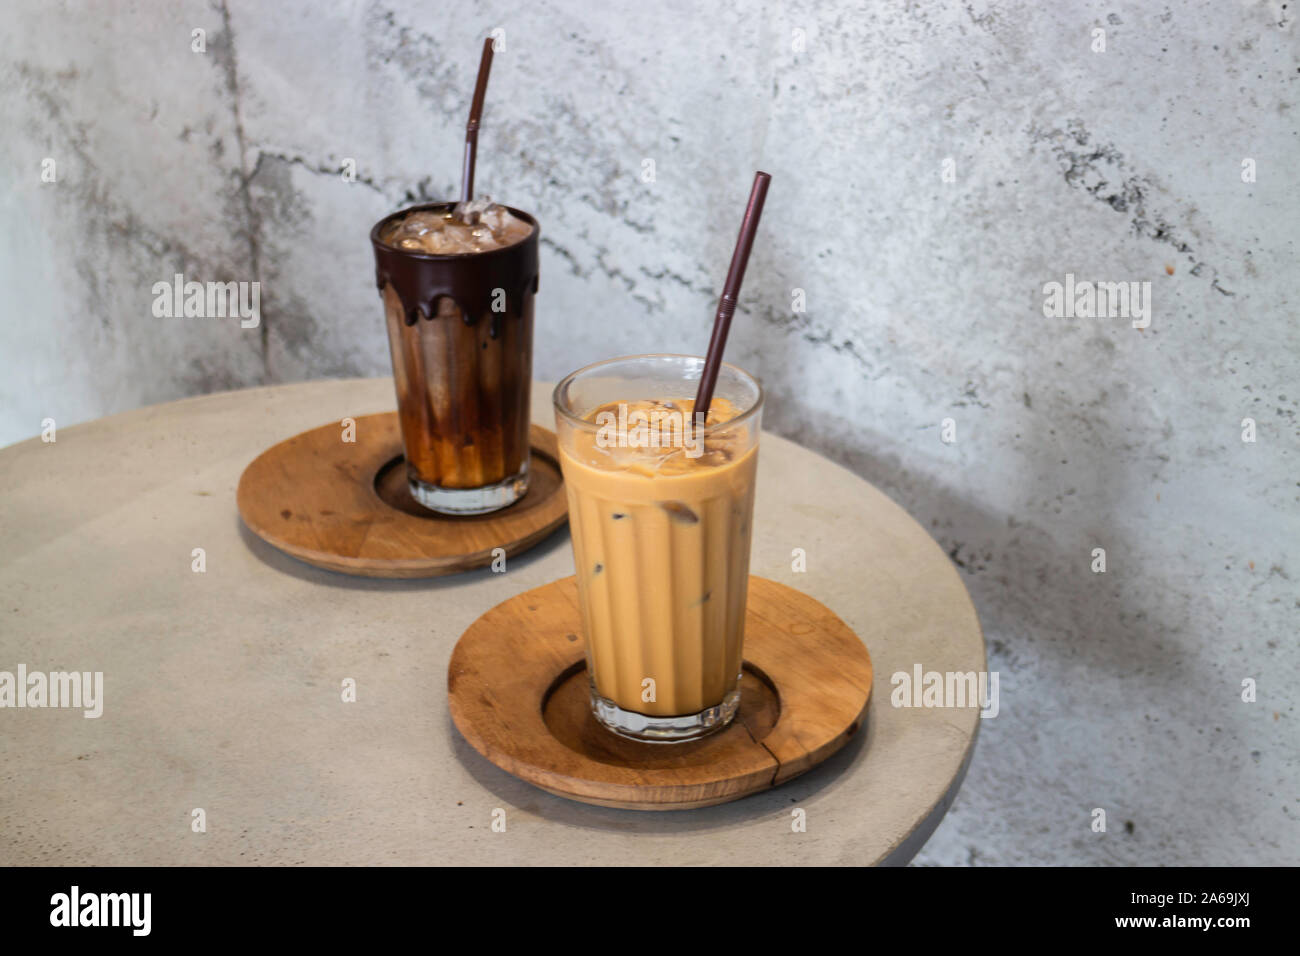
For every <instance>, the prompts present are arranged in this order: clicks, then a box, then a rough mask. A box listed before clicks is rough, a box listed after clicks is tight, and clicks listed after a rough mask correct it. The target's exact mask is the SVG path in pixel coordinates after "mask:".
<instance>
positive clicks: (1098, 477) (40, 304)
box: [0, 0, 1300, 864]
mask: <svg viewBox="0 0 1300 956" xmlns="http://www.w3.org/2000/svg"><path fill="white" fill-rule="evenodd" d="M1298 15H1300V8H1296V7H1295V5H1294V4H1286V3H1277V2H1272V0H1266V2H1238V0H1188V2H1174V0H1170V2H1168V3H1164V2H1150V3H1148V2H1143V3H1136V2H1117V0H1116V2H1091V0H1088V2H1085V0H1079V2H1061V3H1041V2H1030V0H1006V2H997V3H995V2H988V0H974V2H969V3H956V2H952V3H943V2H928V0H922V2H911V3H902V2H898V3H893V2H890V3H887V2H873V3H848V2H821V3H814V2H792V3H786V4H782V3H777V2H766V3H735V4H698V5H697V4H690V3H682V2H667V3H655V4H646V3H627V2H601V3H595V2H579V0H562V2H546V3H537V4H516V3H503V2H495V0H494V2H487V3H478V4H470V3H456V4H451V3H443V2H440V3H414V2H406V0H392V2H388V3H382V2H373V3H368V2H366V3H363V2H356V3H337V4H309V3H303V2H286V3H275V4H265V3H251V2H243V0H222V2H220V3H215V4H204V3H197V2H186V3H168V4H128V3H117V2H114V3H97V4H88V3H87V4H80V3H78V4H46V3H36V2H30V0H24V2H19V3H16V4H11V5H10V6H9V7H8V8H7V9H6V15H5V20H6V24H5V29H4V31H3V34H2V35H0V122H2V123H3V128H4V130H5V135H4V136H3V137H0V169H2V170H3V174H4V185H3V191H2V192H0V209H2V210H3V219H4V228H3V230H0V242H3V243H4V246H3V254H2V255H0V281H2V282H3V286H4V295H3V296H2V297H0V309H3V321H2V322H0V441H3V442H9V441H16V440H18V439H21V438H25V437H28V436H31V435H34V434H37V433H38V432H39V431H40V430H41V422H42V420H43V419H46V418H52V419H54V420H55V421H56V422H57V423H58V424H59V425H60V426H63V425H68V424H72V423H74V422H78V421H82V420H86V419H89V418H94V417H97V416H101V415H106V414H109V413H112V412H116V411H120V410H123V409H128V408H132V407H135V406H139V405H142V404H148V403H153V402H161V401H166V400H169V399H175V398H178V397H182V396H189V395H198V394H202V393H206V392H211V391H217V390H223V389H233V388H243V387H246V386H253V385H260V384H267V383H277V382H291V381H297V380H301V379H307V378H318V377H337V376H359V375H365V376H374V375H383V374H387V371H388V353H387V344H386V340H385V336H384V330H383V324H382V320H381V314H380V303H379V299H378V296H377V293H376V291H375V289H374V273H373V265H372V258H371V251H370V248H369V245H368V240H367V234H368V231H369V229H370V226H371V225H372V224H373V223H374V222H375V221H376V220H377V219H378V218H379V217H381V216H382V215H384V214H385V213H387V212H389V211H391V210H393V209H394V208H396V207H398V206H399V205H401V204H403V203H406V202H409V201H411V200H416V199H425V198H430V199H432V198H444V197H449V196H453V195H454V194H455V191H456V187H457V184H458V182H459V167H460V158H461V144H462V141H463V135H464V132H463V131H464V120H465V114H466V110H467V107H468V102H469V95H470V91H471V89H472V85H473V79H474V71H475V68H476V66H477V61H478V50H479V45H480V43H481V41H482V37H484V36H485V35H487V34H488V33H489V32H490V31H492V30H494V29H499V30H502V31H504V32H503V34H501V36H502V38H503V39H504V47H503V48H502V49H500V50H499V51H498V52H497V55H496V62H495V64H494V67H493V74H492V80H491V85H490V86H489V90H488V101H487V102H488V105H487V109H486V112H485V121H484V127H483V132H482V133H481V135H480V163H479V170H478V185H479V188H480V190H481V191H482V192H486V193H488V194H490V195H491V196H493V197H494V198H496V199H498V200H500V201H503V202H508V203H510V204H513V205H517V206H520V207H522V208H524V209H527V210H529V211H531V212H533V213H535V214H536V215H537V217H538V218H539V219H540V221H541V223H542V275H541V291H540V295H539V298H538V306H537V309H538V311H537V348H536V363H535V372H536V374H537V375H538V376H539V377H546V378H552V379H553V378H556V377H558V376H560V375H562V374H564V373H565V372H568V371H570V370H571V369H573V368H575V367H577V366H579V365H582V364H585V363H587V362H589V361H592V360H595V359H598V358H602V357H607V356H610V355H614V354H623V353H630V352H643V351H692V352H702V351H703V350H704V348H705V346H706V344H707V338H708V329H709V324H710V321H711V318H712V313H713V309H714V305H715V297H716V295H717V293H718V291H719V288H720V286H721V283H722V279H723V277H724V274H725V270H726V263H727V259H728V257H729V254H730V249H731V245H732V243H733V242H734V238H735V232H736V228H737V226H738V224H739V217H740V212H741V209H742V208H743V204H744V200H745V197H746V195H747V191H748V187H749V183H750V180H751V177H752V175H753V171H754V170H755V169H765V170H767V171H768V172H770V173H771V174H772V176H773V182H772V188H771V192H770V194H769V198H768V202H767V208H766V211H765V213H764V217H763V224H762V229H761V232H760V236H759V241H758V242H757V244H756V247H755V251H754V256H753V259H752V260H751V264H750V270H749V274H748V277H747V280H746V284H745V288H744V292H743V297H742V303H741V307H740V310H739V311H738V313H737V319H736V322H735V324H734V326H733V330H732V335H731V342H730V345H729V351H728V357H729V358H730V360H732V361H734V362H736V363H738V364H741V365H743V366H745V367H747V368H749V369H751V370H753V371H754V372H756V373H758V374H759V375H761V376H762V377H763V379H764V381H765V383H766V386H767V389H768V394H769V404H768V412H767V422H768V424H769V426H770V427H771V428H772V429H774V430H776V431H778V432H780V433H782V434H785V435H788V436H792V437H796V438H798V439H799V440H800V441H802V442H804V443H806V444H808V445H810V446H812V447H814V448H816V449H818V450H820V451H822V452H823V453H824V454H826V455H828V456H830V457H831V458H833V459H835V460H837V461H839V462H841V463H843V464H844V465H845V466H846V467H848V468H851V469H853V470H854V471H856V472H857V473H859V474H860V475H862V476H864V477H865V478H867V479H869V480H870V481H872V482H874V483H876V484H877V485H879V486H880V487H881V488H883V489H884V490H885V491H886V492H888V493H889V494H890V495H892V496H893V497H894V498H895V499H896V500H898V501H899V502H900V503H902V504H903V505H905V506H906V507H907V508H908V509H909V510H910V511H911V512H912V513H913V514H914V515H915V516H916V517H917V519H918V520H919V521H921V522H922V523H923V524H924V525H925V526H926V527H927V528H928V529H929V530H930V532H931V533H932V534H933V535H934V536H935V537H936V539H937V540H938V541H939V542H940V544H941V545H942V547H943V548H944V549H945V550H946V551H947V552H948V553H949V555H950V556H951V558H952V560H953V561H954V562H955V563H956V564H957V566H958V567H959V568H960V569H961V570H962V571H963V572H964V574H965V576H966V581H967V584H968V586H969V588H970V590H971V592H972V595H973V597H974V600H975V603H976V606H977V607H978V609H979V612H980V616H981V619H982V621H983V624H984V627H985V632H986V636H987V638H988V640H989V647H990V651H989V667H990V668H991V669H993V670H997V671H998V672H999V673H1000V674H1001V709H1000V713H999V715H998V716H997V717H996V718H994V719H991V720H985V721H982V722H981V734H980V740H979V744H978V748H977V751H976V755H975V759H974V763H973V765H972V769H971V772H970V775H969V778H968V779H967V782H966V784H965V787H964V789H963V790H962V792H961V794H960V796H959V797H958V800H957V803H956V805H955V807H954V808H953V811H952V812H951V814H950V815H949V816H948V818H947V819H946V820H945V822H944V823H943V824H942V825H941V827H940V829H939V830H938V831H937V833H936V834H935V836H934V838H933V839H932V841H931V842H930V843H929V845H928V846H927V847H926V849H925V850H924V851H923V852H922V854H921V856H920V857H919V858H918V859H919V861H920V862H925V863H967V862H969V863H1047V862H1067V861H1069V862H1084V863H1114V864H1120V863H1155V862H1167V863H1169V862H1187V863H1191V862H1206V863H1227V864H1237V863H1283V862H1291V863H1294V862H1296V860H1297V858H1298V857H1300V764H1298V758H1297V747H1296V742H1297V739H1300V713H1298V712H1297V710H1296V704H1297V697H1298V696H1300V695H1298V694H1297V690H1296V683H1295V678H1296V673H1297V666H1298V665H1300V653H1298V651H1297V641H1296V632H1297V631H1296V623H1297V620H1300V614H1298V609H1300V553H1297V544H1298V543H1300V508H1297V502H1298V501H1300V468H1298V467H1297V465H1298V464H1300V458H1298V456H1297V445H1298V439H1300V425H1298V424H1297V420H1296V413H1297V409H1298V408H1300V375H1298V374H1297V372H1298V371H1300V359H1298V357H1297V356H1298V355H1300V331H1297V324H1296V321H1295V318H1296V307H1297V303H1296V300H1295V291H1294V290H1295V280H1296V277H1297V268H1296V266H1297V248H1296V235H1297V231H1298V230H1297V223H1298V222H1300V199H1298V198H1297V196H1298V195H1300V191H1298V189H1297V186H1298V182H1297V181H1298V179H1300V138H1298V136H1297V120H1298V119H1300V117H1298V115H1297V99H1298V94H1300V44H1298V43H1297V26H1296V17H1297V16H1298ZM198 30H201V31H203V33H202V34H196V33H195V31H198ZM200 39H201V41H202V42H198V41H199V40H200ZM196 47H201V49H196ZM349 161H351V164H354V165H355V171H356V174H355V177H353V176H350V175H345V173H346V171H347V170H348V169H349V168H351V166H350V164H349ZM177 273H181V274H183V275H184V277H185V278H186V279H187V280H194V281H200V282H208V281H221V282H230V281H234V282H257V283H259V284H260V286H259V288H260V290H261V314H260V322H259V324H258V325H257V326H256V327H254V328H242V327H241V323H240V321H239V319H238V318H188V319H187V318H184V317H170V318H169V317H165V316H162V317H160V316H157V315H155V314H154V309H153V307H152V306H153V302H154V292H153V287H154V284H155V283H157V282H160V281H163V282H170V281H172V277H173V276H174V275H175V274H177ZM1052 283H1059V284H1060V285H1061V288H1062V289H1064V288H1065V287H1066V286H1067V284H1070V285H1071V286H1072V288H1071V291H1072V292H1077V291H1078V290H1079V289H1080V288H1081V285H1080V284H1082V283H1137V285H1135V286H1132V287H1130V286H1127V285H1125V286H1124V289H1125V290H1126V291H1129V290H1130V288H1131V291H1133V292H1134V293H1136V296H1135V298H1133V299H1132V301H1130V302H1128V303H1127V305H1128V307H1129V308H1128V310H1127V311H1123V310H1119V309H1118V308H1117V310H1116V314H1109V313H1108V312H1107V310H1106V309H1104V308H1099V307H1098V306H1096V305H1095V304H1093V305H1092V306H1091V307H1090V304H1089V302H1088V301H1087V297H1086V296H1083V295H1082V294H1080V296H1079V297H1077V298H1075V297H1072V298H1071V301H1070V305H1071V306H1072V307H1071V308H1065V307H1062V308H1055V307H1054V306H1058V305H1061V302H1059V301H1056V300H1055V299H1054V298H1053V296H1052V294H1051V292H1050V290H1051V288H1052V286H1051V284H1052ZM1144 284H1145V285H1144ZM1045 289H1048V290H1049V291H1048V292H1045V291H1044V290H1045ZM1107 302H1110V300H1107ZM1110 304H1114V303H1110ZM1119 304H1120V305H1124V304H1125V303H1119ZM1049 313H1050V314H1049ZM1098 313H1100V314H1098ZM1130 313H1131V314H1130ZM1247 419H1249V420H1250V421H1249V422H1247V421H1246V420H1247ZM945 420H950V421H947V422H946V423H945ZM1250 439H1253V440H1250ZM195 454H196V455H201V454H202V449H195ZM759 494H760V495H779V494H780V489H777V488H763V489H760V491H759ZM823 507H824V508H826V509H828V510H829V511H832V512H833V511H834V510H835V508H836V503H835V502H834V501H826V502H824V503H823ZM798 544H799V543H798V542H796V541H792V542H791V547H797V546H798ZM1097 549H1103V550H1104V562H1105V564H1104V567H1105V570H1104V572H1103V571H1100V570H1098V567H1099V564H1098V557H1097V554H1098V552H1097ZM808 573H809V574H813V575H816V574H835V575H869V574H871V573H872V569H871V568H869V567H861V568H853V567H819V566H818V564H817V561H816V555H815V554H811V555H809V571H808ZM921 663H924V662H921ZM1247 679H1254V680H1255V681H1257V699H1256V700H1255V701H1254V702H1253V703H1252V702H1246V701H1243V700H1242V694H1243V685H1242V682H1243V681H1245V680H1247ZM882 687H884V689H885V690H887V689H888V687H887V685H886V684H884V683H883V678H882V680H881V681H878V683H877V691H878V692H879V696H878V697H877V699H876V701H875V702H874V704H873V706H876V707H882V706H888V699H887V697H886V696H885V694H884V693H883V692H881V689H882ZM1098 807H1100V808H1105V809H1106V810H1107V815H1108V821H1109V822H1108V829H1107V832H1106V833H1097V832H1094V831H1093V830H1092V828H1091V826H1090V823H1091V813H1092V810H1093V809H1094V808H1098Z"/></svg>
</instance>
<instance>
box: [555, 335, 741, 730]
mask: <svg viewBox="0 0 1300 956" xmlns="http://www.w3.org/2000/svg"><path fill="white" fill-rule="evenodd" d="M703 367H704V359H703V358H699V357H695V356H687V355H638V356H632V357H628V358H618V359H611V360H609V361H606V362H600V363H597V364H596V365H590V366H588V367H587V368H584V369H581V370H579V371H577V372H574V373H573V374H572V375H570V376H568V377H567V378H566V379H564V381H562V382H560V384H559V385H558V386H557V387H556V389H555V395H554V403H555V418H556V432H557V436H558V438H559V446H560V464H561V468H562V469H563V472H564V483H565V487H566V489H567V494H568V499H569V529H570V531H571V533H572V537H573V560H574V566H575V569H576V571H577V583H578V599H579V605H580V609H581V614H582V626H583V635H584V638H585V640H586V653H587V672H588V676H589V678H590V686H591V706H592V709H593V712H594V713H595V716H596V719H597V720H598V721H599V722H600V723H601V724H603V725H604V726H605V727H606V728H608V729H609V730H612V731H614V732H615V733H617V734H620V735H622V736H625V737H631V738H633V739H637V740H650V741H677V740H690V739H692V738H695V737H701V736H704V735H705V734H709V733H712V732H714V731H716V730H720V729H722V728H723V727H725V726H726V725H727V724H728V723H729V722H730V721H731V719H732V718H733V717H734V716H735V714H736V710H737V708H738V706H739V704H740V672H741V662H742V654H743V649H744V636H745V634H744V624H745V597H746V592H747V589H748V584H749V550H750V541H751V539H752V537H753V526H752V518H753V510H754V480H755V475H756V472H757V462H758V438H759V424H760V418H761V414H762V404H763V392H762V388H761V387H760V385H759V383H758V381H757V380H756V379H755V378H753V376H751V375H749V374H747V373H746V372H743V371H741V370H740V369H738V368H736V367H735V366H732V365H725V364H724V365H723V366H722V367H721V370H720V372H719V374H718V381H717V386H716V390H715V392H714V398H713V401H712V403H711V405H710V408H709V416H708V419H707V421H706V422H705V423H704V425H703V428H702V429H700V428H698V427H696V426H694V425H693V424H692V422H693V415H692V413H693V411H694V395H695V392H696V389H697V387H698V385H699V379H700V374H701V371H702V370H703Z"/></svg>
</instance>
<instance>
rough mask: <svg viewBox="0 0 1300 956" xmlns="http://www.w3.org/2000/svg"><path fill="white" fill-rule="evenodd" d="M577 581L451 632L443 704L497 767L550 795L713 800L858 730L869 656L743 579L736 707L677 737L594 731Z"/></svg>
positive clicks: (810, 610)
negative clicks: (730, 716)
mask: <svg viewBox="0 0 1300 956" xmlns="http://www.w3.org/2000/svg"><path fill="white" fill-rule="evenodd" d="M581 633H582V625H581V618H580V615H579V611H578V589H577V584H576V583H575V579H574V578H572V577H569V578H565V579H563V580H561V581H554V582H552V583H550V584H547V585H544V586H542V587H540V588H534V589H533V590H531V591H526V592H524V593H523V594H520V595H519V596H517V597H513V598H511V599H510V600H508V601H505V602H504V603H502V604H498V605H497V606H496V607H494V608H493V609H492V610H490V611H488V612H487V613H486V614H484V615H483V616H482V617H480V618H479V619H478V620H477V621H475V622H474V623H473V624H472V625H470V628H469V630H467V631H466V632H465V633H464V634H462V635H461V638H460V641H459V642H458V643H457V644H456V649H455V651H453V652H452V655H451V664H450V665H449V667H448V672H447V690H448V700H449V703H450V706H451V716H452V719H453V720H454V721H455V722H456V727H457V728H458V729H459V730H460V732H461V734H462V735H463V736H464V737H465V739H466V740H467V741H469V743H470V744H471V745H472V746H473V747H474V749H475V750H477V751H478V752H479V753H481V754H482V755H483V756H484V757H486V758H487V759H488V760H490V761H492V763H494V764H496V765H497V766H498V767H500V768H501V769H503V770H505V771H506V772H508V773H511V774H513V775H514V776H516V777H519V778H520V779H522V780H526V781H528V782H529V783H531V784H534V785H536V786H538V787H541V788H542V789H543V790H546V791H549V792H550V793H554V794H556V795H558V796H561V797H568V798H570V799H572V800H580V801H582V802H583V803H594V804H598V805H600V806H604V807H621V808H624V809H629V810H689V809H693V808H695V807H708V806H712V805H714V804H718V803H726V802H728V801H730V800H737V799H739V798H740V797H744V796H748V795H749V794H751V793H758V792H759V791H761V790H767V789H768V788H770V787H775V786H777V785H778V784H781V783H784V782H785V781H787V780H789V779H791V778H792V777H797V776H798V775H799V774H801V773H803V772H804V771H806V770H810V769H812V768H813V767H815V766H816V765H817V764H819V763H821V762H822V761H823V760H825V759H826V758H827V757H829V756H830V755H831V754H833V753H835V751H837V750H839V749H840V748H841V747H843V746H844V744H845V743H846V742H847V741H848V739H849V738H850V737H852V736H853V734H855V733H856V732H857V731H858V728H859V727H860V726H861V724H862V721H863V719H864V718H865V716H866V708H867V700H868V698H869V697H870V695H871V656H870V655H869V654H868V653H867V649H866V647H865V646H864V645H863V643H862V642H861V641H860V640H859V639H858V637H857V635H855V634H854V633H853V632H852V631H851V630H849V628H848V626H847V625H846V624H845V623H844V622H843V621H841V620H840V619H839V618H838V617H836V616H835V614H834V613H833V612H832V611H830V610H829V609H828V608H826V607H825V606H824V605H822V604H821V603H820V602H818V601H816V600H814V599H813V598H811V597H809V596H808V595H806V594H803V593H801V592H799V591H796V590H794V589H793V588H790V587H786V586H785V585H784V584H779V583H777V582H776V581H770V580H768V579H767V578H760V577H754V576H751V577H750V579H749V599H748V605H747V614H746V630H745V669H744V678H743V681H742V684H741V699H740V712H739V714H738V715H737V717H736V719H735V720H734V721H733V722H732V724H731V726H730V727H728V728H727V729H726V730H723V731H719V732H718V733H716V734H713V735H712V736H709V737H704V738H702V739H700V740H693V741H689V742H686V743H677V744H663V743H658V744H652V743H638V742H636V741H633V740H627V739H625V738H623V737H619V736H617V735H616V734H613V733H610V732H609V731H608V730H605V729H604V728H603V727H601V726H600V725H599V724H598V723H597V722H596V718H595V717H593V716H592V714H591V708H590V705H589V703H588V697H587V665H586V660H585V658H584V652H583V644H582V639H581V637H580V635H581Z"/></svg>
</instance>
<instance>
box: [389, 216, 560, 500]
mask: <svg viewBox="0 0 1300 956" xmlns="http://www.w3.org/2000/svg"><path fill="white" fill-rule="evenodd" d="M370 238H371V243H372V245H373V246H374V249H375V265H376V281H377V284H378V286H379V292H380V295H381V296H382V297H383V301H384V313H385V316H386V319H387V323H388V340H389V344H390V346H391V349H392V356H393V380H394V383H395V385H396V388H397V408H398V415H399V417H400V419H401V425H402V441H403V444H404V446H405V449H406V467H407V480H408V484H409V487H410V490H411V495H412V497H413V498H415V500H416V501H418V502H419V503H420V504H422V505H424V506H425V507H426V508H429V509H431V510H433V511H437V512H442V513H445V514H482V513H485V512H489V511H496V510H498V509H500V508H504V507H507V506H508V505H510V504H513V503H514V502H515V501H517V500H518V499H519V498H521V497H523V494H524V492H525V491H526V490H527V487H528V447H529V443H528V435H529V423H530V417H531V416H530V408H529V396H530V390H531V381H532V365H533V362H532V358H533V297H534V295H535V293H536V291H537V238H538V228H537V223H536V221H535V220H534V219H533V218H532V217H531V216H529V215H528V214H527V213H523V212H520V211H519V210H517V209H511V208H509V207H505V206H498V205H494V204H491V203H489V202H487V201H486V200H475V201H474V202H471V203H460V204H456V203H439V204H434V205H428V206H417V207H415V208H412V209H408V210H404V211H403V212H400V213H396V214H394V215H392V216H389V217H387V218H386V219H384V220H382V221H381V222H380V223H379V224H378V225H376V226H375V228H374V229H373V230H372V231H371V236H370Z"/></svg>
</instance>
